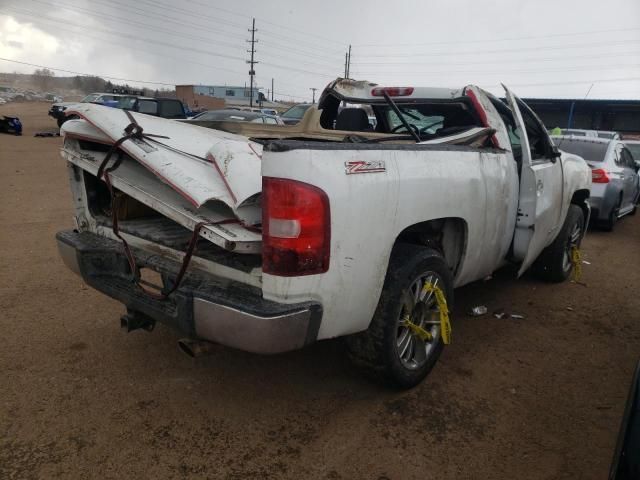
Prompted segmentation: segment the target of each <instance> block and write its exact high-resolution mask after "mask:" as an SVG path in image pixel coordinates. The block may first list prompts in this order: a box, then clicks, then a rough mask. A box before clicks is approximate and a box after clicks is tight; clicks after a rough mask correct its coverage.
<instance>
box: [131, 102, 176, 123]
mask: <svg viewBox="0 0 640 480" xmlns="http://www.w3.org/2000/svg"><path fill="white" fill-rule="evenodd" d="M125 110H132V111H134V112H140V113H145V114H147V115H153V116H156V117H162V118H170V119H174V120H176V119H185V118H187V112H186V110H185V108H184V105H183V103H182V102H181V101H180V100H178V99H176V98H146V97H138V98H136V100H135V102H134V103H133V105H132V106H131V107H130V108H127V107H125Z"/></svg>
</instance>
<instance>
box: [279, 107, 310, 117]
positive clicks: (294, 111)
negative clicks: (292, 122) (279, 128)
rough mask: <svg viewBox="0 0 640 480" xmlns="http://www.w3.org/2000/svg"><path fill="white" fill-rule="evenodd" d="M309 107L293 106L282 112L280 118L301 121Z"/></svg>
mask: <svg viewBox="0 0 640 480" xmlns="http://www.w3.org/2000/svg"><path fill="white" fill-rule="evenodd" d="M309 107H311V105H294V106H293V107H291V108H290V109H289V110H287V111H286V112H284V113H283V114H282V115H281V117H286V118H296V119H301V118H302V117H303V116H304V112H306V111H307V110H309Z"/></svg>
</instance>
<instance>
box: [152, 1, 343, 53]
mask: <svg viewBox="0 0 640 480" xmlns="http://www.w3.org/2000/svg"><path fill="white" fill-rule="evenodd" d="M191 3H193V4H195V5H200V6H202V7H205V8H209V9H214V8H215V10H216V11H221V12H226V13H228V14H230V15H235V16H238V17H242V18H243V19H247V18H251V17H250V16H249V15H247V14H246V13H239V12H235V11H233V10H229V9H228V8H223V7H220V6H218V5H216V6H215V7H213V6H212V5H211V4H208V3H204V2H200V1H197V0H191ZM158 4H160V5H163V6H166V4H165V3H163V2H158ZM258 20H259V21H260V22H262V23H266V24H268V25H273V26H275V27H278V28H281V29H284V30H290V31H292V32H296V33H301V34H303V35H304V36H305V37H309V36H311V37H316V38H319V39H321V40H324V41H326V42H331V43H334V44H337V45H342V43H341V42H338V41H337V40H334V39H332V38H328V37H323V36H321V35H317V34H314V33H310V32H308V31H304V30H298V29H295V28H291V27H290V26H287V25H282V24H280V23H275V22H270V21H268V20H265V19H263V18H258ZM262 31H263V33H264V29H263V30H262Z"/></svg>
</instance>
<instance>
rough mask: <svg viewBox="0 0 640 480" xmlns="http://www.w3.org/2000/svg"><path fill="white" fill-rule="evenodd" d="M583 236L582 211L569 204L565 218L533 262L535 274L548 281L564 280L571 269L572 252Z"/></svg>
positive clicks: (577, 246)
mask: <svg viewBox="0 0 640 480" xmlns="http://www.w3.org/2000/svg"><path fill="white" fill-rule="evenodd" d="M583 236H584V213H582V209H581V208H580V207H579V206H578V205H569V210H568V211H567V218H566V219H565V220H564V224H563V225H562V229H560V232H559V233H558V236H557V237H556V239H555V240H554V241H553V243H552V244H551V245H549V246H548V247H547V248H545V249H544V250H543V251H542V253H541V254H540V256H539V257H538V259H537V260H536V262H535V264H534V272H535V274H536V275H537V276H538V277H539V278H541V279H542V280H546V281H548V282H564V281H565V280H566V279H567V278H569V275H570V274H571V271H572V270H573V262H572V254H573V249H574V248H579V247H580V242H581V241H582V237H583Z"/></svg>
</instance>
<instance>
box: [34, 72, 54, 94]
mask: <svg viewBox="0 0 640 480" xmlns="http://www.w3.org/2000/svg"><path fill="white" fill-rule="evenodd" d="M55 75H56V74H55V73H54V72H53V71H51V70H49V69H48V68H38V69H36V71H35V72H33V76H34V77H35V81H36V85H38V87H39V88H40V90H49V87H50V86H51V83H52V81H51V79H52V78H53V77H55Z"/></svg>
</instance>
